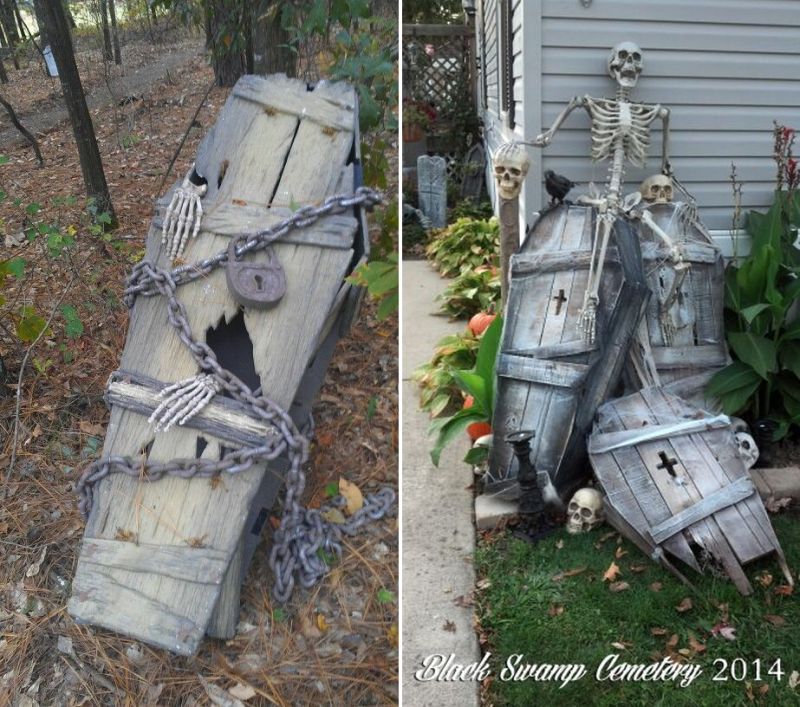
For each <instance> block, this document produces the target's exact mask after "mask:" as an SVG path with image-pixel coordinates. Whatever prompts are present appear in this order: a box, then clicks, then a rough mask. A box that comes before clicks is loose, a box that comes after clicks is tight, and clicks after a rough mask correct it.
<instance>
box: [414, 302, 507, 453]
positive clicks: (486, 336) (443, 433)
mask: <svg viewBox="0 0 800 707" xmlns="http://www.w3.org/2000/svg"><path fill="white" fill-rule="evenodd" d="M502 331H503V318H502V317H495V319H494V321H493V322H492V323H491V324H490V325H489V327H488V328H487V329H486V331H485V332H483V334H482V335H481V338H480V344H479V346H478V352H477V356H476V358H475V365H474V366H473V367H472V368H470V369H469V370H463V369H457V370H453V371H452V376H453V380H454V381H455V382H456V384H457V385H458V387H459V389H460V390H461V391H463V392H464V393H465V394H466V395H470V396H472V398H473V404H472V406H471V407H468V408H462V409H461V410H459V411H458V412H456V413H455V414H454V415H451V416H450V417H446V418H440V419H434V420H433V422H431V426H430V430H429V432H430V434H435V435H436V443H435V444H434V446H433V449H432V450H431V461H432V462H433V464H434V466H439V459H440V457H441V454H442V450H443V449H444V448H445V447H446V446H447V445H448V444H449V443H450V442H452V441H453V440H454V439H456V437H458V436H459V435H460V434H463V433H464V431H465V430H466V429H467V427H469V426H470V425H472V424H473V423H475V422H491V420H492V413H493V411H494V394H495V385H494V382H495V372H496V364H497V353H498V351H499V349H500V335H501V333H502ZM467 459H468V460H469V461H470V462H471V463H474V462H475V459H474V458H473V456H472V455H467Z"/></svg>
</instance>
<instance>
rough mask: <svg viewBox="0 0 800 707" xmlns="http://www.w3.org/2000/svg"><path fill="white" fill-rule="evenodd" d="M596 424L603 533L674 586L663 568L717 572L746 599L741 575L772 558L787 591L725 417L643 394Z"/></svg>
mask: <svg viewBox="0 0 800 707" xmlns="http://www.w3.org/2000/svg"><path fill="white" fill-rule="evenodd" d="M597 418H598V419H597V423H596V425H595V428H594V430H593V432H592V435H591V437H590V439H589V458H590V460H591V464H592V468H593V469H594V473H595V475H596V476H597V479H598V481H599V482H600V485H601V487H602V490H603V494H604V499H603V503H604V510H605V513H606V518H607V520H608V522H609V523H610V524H611V525H612V526H614V527H615V528H617V530H619V531H620V532H621V533H622V534H623V535H625V536H626V537H628V538H629V539H630V540H632V541H633V542H634V543H635V544H636V545H637V546H638V547H639V548H640V549H641V550H643V551H644V552H645V553H647V554H648V555H650V556H651V557H652V558H653V559H654V560H657V561H659V562H661V563H662V564H664V565H665V566H666V567H667V568H668V569H669V570H670V571H672V572H673V573H674V574H675V575H676V576H678V577H679V578H680V579H681V580H683V581H687V580H686V578H685V577H684V576H683V575H682V574H681V573H680V571H679V570H678V569H677V568H676V567H675V565H673V564H672V559H675V558H677V559H679V560H682V561H683V562H685V563H686V564H688V565H689V566H690V567H693V568H694V569H695V570H698V571H703V570H705V569H709V570H711V571H714V570H723V571H724V572H725V573H727V575H728V576H729V577H730V578H731V579H732V580H733V582H734V583H735V584H736V587H737V589H738V590H739V591H740V592H741V593H742V594H750V593H751V592H752V587H751V585H750V582H749V581H748V579H747V576H746V575H745V573H744V571H743V570H742V565H744V564H746V563H748V562H751V561H752V560H755V559H757V558H759V557H762V556H763V555H767V554H770V553H773V552H774V553H776V554H777V557H778V561H779V563H780V566H781V569H782V570H783V573H784V575H785V576H786V581H787V582H788V583H789V584H792V576H791V573H790V572H789V568H788V567H787V565H786V560H785V558H784V555H783V551H782V550H781V547H780V544H779V543H778V539H777V538H776V537H775V533H774V531H773V530H772V526H771V524H770V522H769V518H768V517H767V512H766V510H765V509H764V505H763V504H762V502H761V498H760V497H759V495H758V493H757V492H756V489H755V486H754V484H753V481H752V479H751V478H750V474H749V473H748V471H747V469H746V467H745V464H744V462H743V461H742V459H741V458H740V457H739V452H738V447H737V445H736V442H735V439H734V433H733V430H732V428H731V423H730V420H729V419H728V418H727V417H726V416H724V415H717V416H714V415H712V414H710V413H707V412H704V411H701V410H698V409H697V408H695V407H692V406H691V405H689V404H688V403H687V402H686V401H684V400H682V399H681V398H679V397H677V396H674V395H671V394H669V393H667V392H665V391H664V390H663V389H661V388H645V389H643V390H641V391H640V392H638V393H634V394H632V395H628V396H626V397H623V398H618V399H616V400H611V401H609V402H607V403H605V404H604V405H603V406H602V407H601V408H600V409H599V410H598V413H597ZM687 583H688V582H687Z"/></svg>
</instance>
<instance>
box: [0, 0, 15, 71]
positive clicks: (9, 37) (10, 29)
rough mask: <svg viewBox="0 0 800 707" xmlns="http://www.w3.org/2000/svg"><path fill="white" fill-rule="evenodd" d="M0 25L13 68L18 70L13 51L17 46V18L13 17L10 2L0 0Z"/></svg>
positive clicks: (8, 0)
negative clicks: (0, 25)
mask: <svg viewBox="0 0 800 707" xmlns="http://www.w3.org/2000/svg"><path fill="white" fill-rule="evenodd" d="M0 24H2V26H3V34H5V36H6V46H7V47H8V48H9V49H10V50H11V57H12V60H13V62H14V68H15V69H19V59H18V58H17V53H16V51H15V50H16V47H17V44H19V31H18V30H17V18H16V17H14V8H13V6H12V5H11V0H0Z"/></svg>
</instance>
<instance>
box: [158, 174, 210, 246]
mask: <svg viewBox="0 0 800 707" xmlns="http://www.w3.org/2000/svg"><path fill="white" fill-rule="evenodd" d="M192 173H194V164H192V166H191V168H190V169H189V171H188V172H187V174H186V177H184V179H183V182H182V184H181V186H179V187H178V188H177V189H176V190H175V193H174V194H173V195H172V200H171V201H170V202H169V206H168V207H167V213H166V214H165V215H164V224H163V225H162V227H161V242H162V243H163V244H164V245H166V246H167V247H168V249H169V258H170V260H175V259H176V258H179V257H181V256H182V255H183V249H184V248H185V247H186V242H187V241H188V240H189V235H190V234H191V237H192V238H196V237H197V233H198V232H199V231H200V221H201V220H202V218H203V206H202V204H201V203H200V200H201V199H202V198H203V197H204V196H205V195H206V192H207V191H208V185H207V184H192V182H191V179H190V177H191V175H192Z"/></svg>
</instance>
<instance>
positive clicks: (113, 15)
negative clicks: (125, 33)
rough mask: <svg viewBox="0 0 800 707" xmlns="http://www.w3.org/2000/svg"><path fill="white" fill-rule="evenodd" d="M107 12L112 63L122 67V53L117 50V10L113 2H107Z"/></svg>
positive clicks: (109, 0) (112, 0)
mask: <svg viewBox="0 0 800 707" xmlns="http://www.w3.org/2000/svg"><path fill="white" fill-rule="evenodd" d="M108 12H109V15H110V16H111V38H112V39H113V40H114V63H115V64H116V65H117V66H121V65H122V52H121V51H120V49H119V32H118V31H117V8H116V6H115V5H114V0H108Z"/></svg>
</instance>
